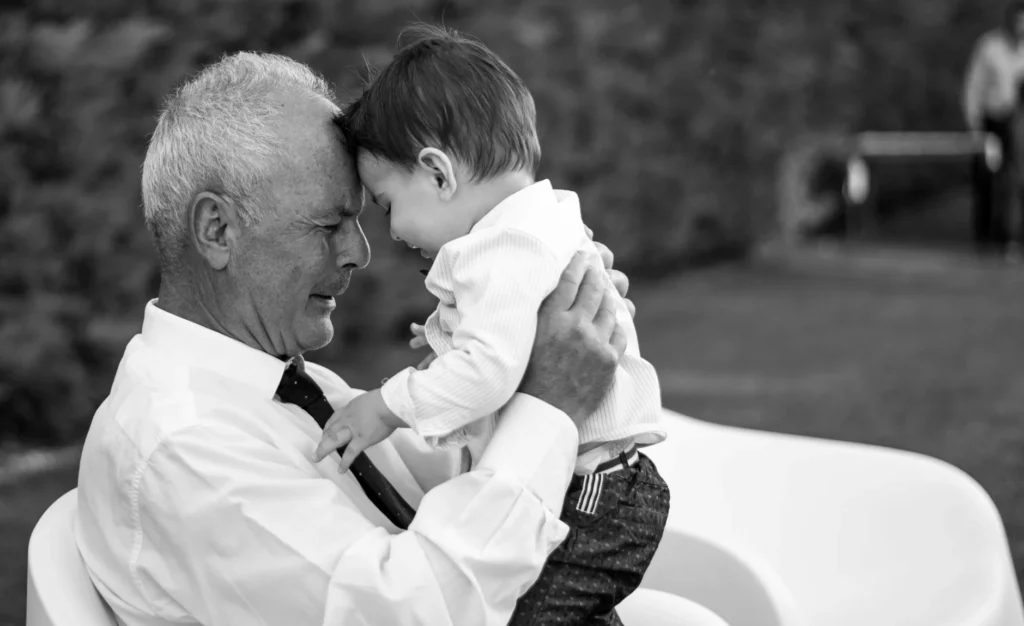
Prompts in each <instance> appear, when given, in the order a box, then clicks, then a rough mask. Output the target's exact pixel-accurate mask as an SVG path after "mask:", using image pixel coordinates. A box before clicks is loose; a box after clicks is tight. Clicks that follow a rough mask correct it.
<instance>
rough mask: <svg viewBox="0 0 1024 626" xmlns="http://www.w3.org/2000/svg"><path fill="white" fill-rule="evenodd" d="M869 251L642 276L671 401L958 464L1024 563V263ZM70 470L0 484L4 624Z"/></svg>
mask: <svg viewBox="0 0 1024 626" xmlns="http://www.w3.org/2000/svg"><path fill="white" fill-rule="evenodd" d="M860 261H861V262H858V263H852V262H847V261H843V262H838V263H832V262H825V261H821V262H820V263H819V262H817V261H814V259H813V258H810V259H809V258H803V260H802V261H800V262H799V263H797V264H796V265H793V264H791V263H788V262H782V261H780V260H778V259H777V258H776V259H775V260H770V261H761V262H758V263H755V264H751V265H744V266H731V267H723V268H718V269H711V270H706V271H701V272H694V273H690V274H686V275H683V276H680V277H678V278H675V279H671V280H667V281H663V282H660V283H658V284H656V285H645V286H638V287H636V288H635V290H634V293H633V296H634V300H635V301H636V303H637V306H638V308H639V313H638V316H637V320H638V321H637V324H638V328H639V331H640V338H641V344H642V347H643V350H644V353H645V354H646V356H647V357H648V358H649V359H650V360H651V361H652V362H654V364H655V365H656V366H658V368H659V372H660V374H661V378H662V385H663V390H664V396H665V404H666V405H667V406H668V407H670V408H673V409H676V410H679V411H682V412H685V413H687V414H689V415H693V416H696V417H700V418H702V419H706V420H709V421H714V422H721V423H725V424H732V425H739V426H748V427H753V428H761V429H767V430H774V431H781V432H788V433H797V434H804V435H812V436H818V437H828V438H833V439H842V440H847V441H859V442H865V443H873V444H881V445H886V446H892V447H896V448H903V449H907V450H914V451H918V452H922V453H925V454H929V455H932V456H936V457H939V458H941V459H944V460H946V461H949V462H951V463H953V464H955V465H957V466H959V467H961V468H963V469H964V470H966V471H967V472H968V473H970V474H971V475H972V476H974V477H975V478H976V479H977V480H978V481H979V482H980V483H981V484H982V485H983V486H984V487H985V488H986V489H987V490H988V492H989V493H990V494H991V495H992V497H993V498H994V499H995V501H996V504H997V505H998V507H999V510H1000V511H1001V512H1002V515H1003V519H1004V520H1005V522H1006V525H1007V530H1008V532H1009V536H1010V540H1011V543H1012V544H1013V551H1014V557H1015V560H1016V562H1017V563H1018V574H1021V573H1024V572H1022V571H1021V567H1020V565H1021V564H1024V484H1022V481H1021V479H1020V477H1022V476H1024V467H1022V466H1024V455H1022V454H1021V452H1022V451H1024V415H1022V411H1021V408H1022V407H1024V268H1012V269H1005V268H996V267H992V268H991V269H984V268H982V267H980V266H978V265H977V264H975V263H973V262H970V261H965V262H963V263H956V262H952V263H950V262H948V259H947V261H946V262H940V263H938V264H932V263H931V262H930V261H928V260H926V261H925V262H923V263H918V262H917V260H915V259H914V258H911V259H910V260H906V261H901V262H890V261H889V260H886V259H881V260H879V259H878V258H877V257H875V256H871V255H867V256H865V257H863V258H862V259H860ZM900 268H904V269H900ZM908 268H909V269H908ZM915 268H917V269H915ZM904 270H905V271H904ZM910 270H914V271H910ZM414 360H415V357H414V356H412V355H410V354H408V352H407V351H405V350H401V349H395V350H389V351H387V352H386V354H385V355H383V356H379V355H378V356H375V357H374V358H372V359H370V358H366V357H365V356H364V355H359V354H353V358H352V361H350V363H349V366H348V367H343V368H340V369H342V371H343V374H345V375H346V376H347V377H348V378H349V380H350V381H352V382H353V384H356V385H359V386H363V387H366V386H371V385H374V384H375V383H376V382H378V381H379V380H380V378H381V377H383V376H385V375H387V374H388V373H391V372H393V371H394V370H395V369H396V368H398V367H400V366H403V365H406V364H410V363H411V362H412V361H414ZM74 482H75V473H74V472H73V471H68V470H62V471H59V472H51V473H49V474H46V475H44V476H39V477H37V478H34V479H32V480H31V481H28V482H25V483H23V484H19V485H11V486H7V487H0V554H3V555H5V558H4V560H3V561H0V599H2V600H3V601H2V602H0V625H6V624H21V623H22V621H21V620H22V619H23V612H24V605H23V602H24V600H23V597H22V596H23V593H24V583H25V574H24V558H23V554H24V549H25V542H26V540H27V538H28V533H29V530H30V527H31V524H32V523H33V522H34V521H35V519H37V518H38V516H39V515H40V514H41V513H42V511H43V510H44V508H45V507H46V505H47V504H49V502H51V501H52V500H53V499H55V498H56V497H57V496H58V495H59V494H60V493H62V492H63V491H64V490H66V489H68V488H70V487H71V486H72V485H73V484H74Z"/></svg>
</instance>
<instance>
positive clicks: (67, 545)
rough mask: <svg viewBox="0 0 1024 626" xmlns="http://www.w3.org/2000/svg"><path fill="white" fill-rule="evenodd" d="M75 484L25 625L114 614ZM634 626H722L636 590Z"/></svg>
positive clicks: (628, 605)
mask: <svg viewBox="0 0 1024 626" xmlns="http://www.w3.org/2000/svg"><path fill="white" fill-rule="evenodd" d="M77 492H78V490H77V489H72V490H71V491H69V492H68V493H66V494H64V495H63V496H61V497H60V498H58V499H57V501H56V502H54V503H53V504H51V505H50V507H49V508H48V509H47V510H46V512H45V513H44V514H43V516H42V517H41V518H40V519H39V522H38V523H37V524H36V527H35V529H34V530H33V531H32V537H31V539H30V540H29V544H28V596H27V612H26V620H25V623H26V625H27V626H72V625H74V626H111V625H115V626H116V624H117V621H116V620H115V618H114V616H113V613H112V612H111V611H110V609H109V608H108V607H107V604H106V603H105V602H104V601H103V599H102V598H101V597H100V595H99V593H97V592H96V589H95V587H93V584H92V580H91V579H90V578H89V574H88V572H87V571H86V569H85V565H84V564H83V563H82V557H81V556H80V555H79V553H78V547H77V545H75V536H74V520H75V512H76V510H77V507H78V501H77ZM619 616H620V617H621V618H622V619H623V621H624V623H626V624H627V625H630V626H632V625H636V626H726V623H725V622H724V621H722V620H721V619H720V618H718V617H716V616H715V615H714V614H713V613H712V612H711V611H709V610H707V609H705V608H703V607H701V606H699V605H697V604H695V603H693V602H691V601H689V600H686V599H683V598H680V597H678V596H675V595H672V594H669V593H665V592H663V591H656V590H652V589H638V590H637V591H636V592H634V593H633V594H631V595H630V596H629V597H628V598H627V599H626V600H625V601H624V602H623V603H622V604H620V605H619Z"/></svg>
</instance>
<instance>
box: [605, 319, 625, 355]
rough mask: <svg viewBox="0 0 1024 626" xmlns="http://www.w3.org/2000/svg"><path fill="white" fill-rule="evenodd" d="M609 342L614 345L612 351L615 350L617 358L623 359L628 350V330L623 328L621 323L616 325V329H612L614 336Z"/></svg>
mask: <svg viewBox="0 0 1024 626" xmlns="http://www.w3.org/2000/svg"><path fill="white" fill-rule="evenodd" d="M608 343H609V344H611V346H612V351H613V352H615V358H616V359H621V358H622V355H623V354H625V352H626V332H625V331H624V330H623V329H622V326H620V325H619V324H616V325H615V330H613V331H612V337H611V339H609V340H608Z"/></svg>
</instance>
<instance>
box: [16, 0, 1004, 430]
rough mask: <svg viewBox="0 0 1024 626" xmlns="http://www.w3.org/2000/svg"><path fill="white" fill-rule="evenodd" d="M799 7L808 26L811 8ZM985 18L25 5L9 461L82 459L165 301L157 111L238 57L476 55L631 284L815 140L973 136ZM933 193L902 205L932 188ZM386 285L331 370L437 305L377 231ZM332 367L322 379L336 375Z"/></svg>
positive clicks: (914, 185)
mask: <svg viewBox="0 0 1024 626" xmlns="http://www.w3.org/2000/svg"><path fill="white" fill-rule="evenodd" d="M801 4H802V6H800V5H801ZM985 4H986V7H985V8H981V7H980V6H979V3H977V2H976V1H975V0H805V1H804V2H802V3H799V2H792V3H791V2H772V1H768V0H760V1H754V0H700V1H690V2H679V1H678V0H645V1H644V2H636V3H623V2H620V1H618V0H614V1H613V0H476V1H457V2H432V1H428V0H401V1H399V0H348V1H338V0H244V1H243V0H204V1H200V0H78V1H77V2H61V1H59V0H29V1H21V2H19V1H17V0H14V1H13V2H6V3H3V8H2V9H0V250H2V251H3V257H2V258H3V261H2V266H0V419H2V422H0V439H3V438H4V437H5V436H6V437H10V436H18V437H22V438H33V439H42V440H55V439H63V438H67V437H73V436H75V435H78V434H80V433H81V431H82V428H83V427H84V426H85V425H86V424H87V421H88V419H89V417H90V415H91V414H92V411H93V410H94V408H95V407H96V406H97V404H98V402H99V401H100V400H101V399H102V398H103V397H104V395H105V394H106V393H107V390H108V389H109V386H110V380H111V376H112V372H113V369H114V367H115V366H116V362H117V359H118V357H119V355H120V351H121V350H122V348H123V346H124V343H125V342H126V340H127V339H128V338H129V337H130V336H131V334H132V333H134V332H136V331H137V330H138V328H139V325H140V319H141V309H142V306H143V305H144V303H145V302H146V300H147V299H148V298H150V297H152V296H153V295H154V294H155V292H156V288H157V284H158V278H157V276H156V266H155V260H154V255H153V252H152V249H151V245H150V242H149V238H148V235H147V233H146V232H145V229H144V226H143V222H142V217H141V211H140V208H139V204H140V199H139V168H140V165H141V162H142V158H143V155H144V151H145V142H146V138H147V135H148V133H150V132H151V131H152V129H153V126H154V119H155V115H156V112H157V110H158V108H159V105H160V102H161V100H162V98H163V97H164V96H165V94H167V92H169V91H170V90H171V89H172V88H173V87H174V86H175V85H176V84H178V83H179V82H180V81H181V80H182V79H183V78H185V77H187V76H188V75H189V74H191V73H192V72H194V71H195V70H196V68H198V67H200V66H201V65H203V64H205V63H208V62H211V61H214V60H216V59H217V58H219V57H220V56H221V55H222V54H223V53H225V52H232V51H236V50H242V49H260V50H270V51H276V52H280V53H283V54H287V55H290V56H292V57H294V58H296V59H299V60H301V61H305V62H307V63H309V64H311V65H312V66H313V67H314V68H316V69H317V70H319V71H321V72H322V73H323V74H324V75H325V76H327V77H328V79H329V80H331V81H333V82H334V83H335V84H336V85H337V87H338V89H339V92H340V93H341V94H345V93H346V92H349V91H350V90H351V89H353V88H355V87H357V86H358V85H359V83H360V81H361V74H362V68H363V67H364V61H368V62H369V63H371V64H381V63H385V62H386V61H387V60H388V58H389V54H390V50H391V48H392V45H393V43H394V41H395V36H396V35H397V33H398V31H399V30H400V28H401V27H402V26H403V25H404V24H406V23H408V22H409V21H411V20H413V19H420V20H430V21H438V20H441V19H442V18H443V21H444V22H445V23H446V24H448V25H450V26H455V27H459V28H463V29H465V30H468V31H469V32H471V33H473V34H475V35H477V36H479V37H480V38H482V39H483V40H484V41H485V42H486V43H488V44H489V45H490V46H491V47H493V48H494V49H495V50H496V51H497V52H498V53H500V54H501V55H502V56H503V57H504V58H505V59H506V60H507V61H508V62H509V63H510V64H511V66H512V67H513V68H514V69H516V70H517V71H518V72H519V73H520V74H521V75H522V76H523V78H524V79H525V80H526V82H527V83H528V85H529V86H530V87H531V89H532V90H533V92H534V95H535V98H536V100H537V104H538V111H539V125H540V134H541V139H542V143H543V147H544V162H543V165H542V173H543V175H544V176H548V177H551V178H552V179H554V180H555V182H556V183H557V184H558V185H560V186H564V187H569V188H573V189H575V190H577V191H578V192H579V193H580V195H581V196H582V199H583V203H584V207H585V212H586V219H587V221H588V222H589V223H590V224H591V225H592V226H593V227H594V229H595V231H596V232H597V235H598V237H599V238H600V239H601V240H603V241H605V242H606V243H607V244H609V245H610V246H611V247H612V248H613V249H614V250H615V251H616V253H617V255H618V259H619V262H620V263H621V264H622V265H623V266H624V267H626V268H628V269H630V270H631V271H632V272H633V273H634V276H645V275H657V274H661V273H666V272H670V271H674V270H676V269H678V268H679V267H681V266H682V265H684V264H686V263H688V262H689V261H692V260H695V259H697V258H701V257H708V256H711V257H714V256H716V255H719V254H722V253H735V252H737V251H742V250H743V248H744V247H745V246H746V245H748V244H749V242H750V241H751V240H752V238H753V237H755V236H756V234H757V233H759V232H762V231H763V230H764V229H765V228H767V227H769V225H770V224H771V223H772V221H773V214H774V213H775V210H776V209H775V207H774V206H773V205H774V200H773V198H774V176H775V172H776V161H777V159H778V157H779V155H780V154H781V153H782V151H783V150H784V149H785V147H786V145H787V143H788V142H789V141H790V140H791V139H792V138H794V137H797V136H799V135H802V134H805V133H833V134H835V133H842V132H845V131H849V130H853V129H858V128H866V127H871V128H873V129H932V128H959V126H960V121H959V120H960V115H959V111H958V94H959V85H960V75H961V72H962V69H963V66H964V64H965V61H966V57H967V54H968V52H969V49H970V46H971V45H972V42H973V39H974V38H975V37H976V36H977V35H978V34H979V33H980V32H981V31H982V30H983V29H984V28H985V27H986V26H987V25H989V24H991V23H994V21H995V19H996V16H997V14H998V11H999V7H998V6H997V5H996V4H991V5H989V4H988V3H985ZM942 184H943V183H942V181H941V180H928V178H927V176H926V177H925V178H924V179H921V178H918V179H915V180H913V181H910V182H909V183H908V184H907V185H908V186H907V190H908V191H911V192H914V193H918V192H920V191H922V190H927V189H931V188H937V187H940V186H941V185H942ZM366 221H367V230H368V233H369V235H370V238H371V241H372V243H373V244H374V246H373V257H374V260H373V263H372V265H371V268H370V269H369V270H367V271H364V272H362V273H361V275H359V276H358V277H357V278H356V280H355V281H354V284H353V287H352V289H351V291H350V292H349V294H348V295H347V296H346V298H345V302H344V305H343V306H342V307H341V310H340V311H339V313H338V317H337V320H336V322H337V326H338V327H339V329H340V331H341V332H340V333H339V338H340V340H339V341H337V342H336V343H335V344H334V346H332V348H330V349H329V351H328V352H329V353H331V354H337V351H338V350H340V349H342V348H343V347H344V346H351V345H352V344H353V343H356V342H363V344H364V346H365V345H366V344H367V343H372V342H377V341H381V340H383V339H385V338H387V337H388V336H391V335H393V334H394V333H395V332H396V329H398V328H401V327H402V325H403V324H404V322H405V321H406V320H408V319H410V318H415V317H417V316H419V315H420V314H421V313H422V312H423V311H425V310H428V309H429V307H430V301H429V299H428V297H427V296H426V294H425V293H424V292H423V290H422V284H421V282H422V281H421V277H420V276H419V274H418V273H417V272H416V271H415V268H416V263H415V261H413V260H412V257H405V256H401V255H403V254H404V252H403V251H401V250H398V249H396V248H395V247H394V246H393V245H391V243H390V242H389V241H388V239H387V237H386V234H385V228H384V223H383V219H382V218H381V217H380V216H379V215H374V216H369V217H368V218H367V220H366ZM331 354H328V356H331Z"/></svg>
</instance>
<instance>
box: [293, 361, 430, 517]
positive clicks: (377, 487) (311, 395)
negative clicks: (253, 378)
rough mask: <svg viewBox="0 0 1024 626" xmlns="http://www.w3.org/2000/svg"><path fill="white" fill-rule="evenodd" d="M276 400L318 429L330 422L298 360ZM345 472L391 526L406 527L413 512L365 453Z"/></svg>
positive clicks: (326, 404) (325, 403)
mask: <svg viewBox="0 0 1024 626" xmlns="http://www.w3.org/2000/svg"><path fill="white" fill-rule="evenodd" d="M277 397H278V398H280V399H281V402H287V403H289V404H294V405H296V406H298V407H299V408H301V409H302V410H304V411H305V412H307V413H309V414H310V415H312V416H313V419H315V420H316V423H317V424H320V428H323V427H324V425H326V424H327V420H329V419H331V415H334V408H333V407H331V403H330V402H328V401H327V398H326V397H324V392H323V390H322V389H320V385H317V384H316V381H315V380H313V379H312V378H310V377H309V374H307V373H306V367H305V361H303V359H302V357H295V358H294V359H292V360H291V362H290V363H289V364H288V367H287V368H286V369H285V371H284V376H282V377H281V384H280V385H278V387H277ZM349 471H350V472H352V475H353V476H355V478H356V481H358V482H359V486H360V487H362V488H363V491H365V492H366V497H368V498H369V499H370V502H372V503H373V506H375V507H377V508H378V509H380V511H381V513H383V514H384V515H385V516H386V517H387V518H388V519H389V520H391V523H392V524H394V525H395V526H398V527H399V528H401V529H402V530H405V529H407V528H409V523H410V522H411V521H412V518H413V516H414V515H415V514H416V511H415V509H413V508H412V507H411V506H409V503H408V502H406V501H405V500H404V499H403V498H402V496H401V495H400V494H399V493H398V490H397V489H395V487H394V486H393V485H392V484H391V483H390V482H388V479H387V478H384V474H381V473H380V470H379V469H377V467H376V466H375V465H374V464H373V461H371V460H370V459H369V457H367V456H366V454H365V453H362V454H360V455H359V456H357V457H356V459H355V460H354V461H352V466H351V467H350V468H349Z"/></svg>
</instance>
